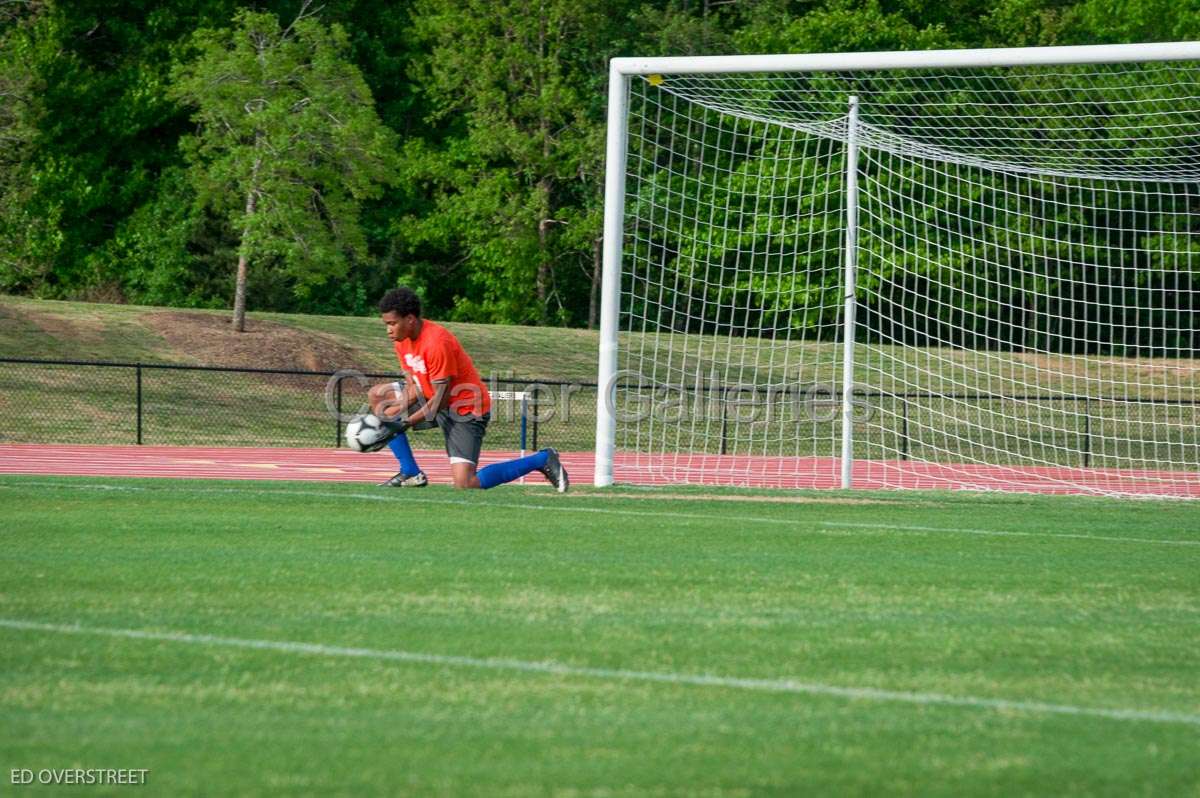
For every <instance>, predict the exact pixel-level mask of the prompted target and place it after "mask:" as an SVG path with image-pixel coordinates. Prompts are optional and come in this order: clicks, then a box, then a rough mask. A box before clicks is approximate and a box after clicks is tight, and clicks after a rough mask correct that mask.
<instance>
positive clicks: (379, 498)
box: [0, 481, 1200, 546]
mask: <svg viewBox="0 0 1200 798" xmlns="http://www.w3.org/2000/svg"><path fill="white" fill-rule="evenodd" d="M23 486H35V487H46V488H54V489H63V490H92V491H101V492H106V491H114V492H124V491H138V492H147V493H161V492H164V491H165V490H167V489H164V488H147V487H142V486H140V485H102V484H97V483H60V482H25V481H22V482H19V483H16V484H12V485H4V484H0V489H2V488H9V489H13V490H19V489H20V488H21V487H23ZM169 490H170V491H172V492H187V493H208V494H221V495H245V496H306V497H309V498H319V499H354V500H356V501H374V502H397V503H405V504H435V505H452V506H456V507H483V508H489V507H500V508H503V509H507V510H552V511H557V512H567V513H592V514H600V515H624V516H637V517H642V518H676V519H682V520H689V521H712V520H713V516H712V515H711V514H706V513H673V512H655V511H653V510H620V509H617V508H614V507H577V506H573V505H569V504H562V503H555V504H527V503H514V502H487V503H486V504H484V503H479V502H473V501H467V500H464V499H435V498H432V497H422V496H414V495H412V493H411V492H406V494H405V495H404V496H402V497H401V496H396V495H394V494H380V493H334V492H331V491H318V490H270V489H269V488H247V489H241V488H201V487H193V486H188V485H181V486H179V487H178V488H176V487H172V488H170V489H169ZM611 498H612V499H619V498H620V497H619V496H613V497H611ZM744 523H751V524H767V525H772V526H787V527H807V529H806V531H809V532H815V533H817V534H821V533H823V531H824V530H822V529H819V528H816V529H814V528H813V527H812V526H811V525H809V524H810V522H801V521H795V520H792V519H788V518H763V517H761V516H753V515H739V516H738V517H737V520H736V522H734V523H732V524H731V526H734V527H736V526H737V525H738V524H744ZM817 524H818V526H820V527H826V528H829V529H831V530H832V529H835V528H847V529H873V530H878V531H881V532H941V533H947V534H955V533H957V534H964V535H990V536H1000V537H1031V538H1066V539H1074V540H1096V541H1104V542H1111V543H1148V544H1151V545H1161V546H1200V541H1197V540H1166V539H1163V538H1131V537H1114V536H1104V535H1073V534H1067V533H1056V532H1012V531H1005V530H987V529H962V528H943V527H925V526H900V525H894V524H872V523H851V522H841V521H819V522H817Z"/></svg>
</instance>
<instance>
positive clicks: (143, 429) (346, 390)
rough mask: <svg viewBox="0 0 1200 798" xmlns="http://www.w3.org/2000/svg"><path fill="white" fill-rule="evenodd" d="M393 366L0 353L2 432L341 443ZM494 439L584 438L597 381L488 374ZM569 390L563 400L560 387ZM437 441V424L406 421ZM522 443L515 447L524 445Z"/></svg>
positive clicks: (571, 443) (501, 442) (500, 443)
mask: <svg viewBox="0 0 1200 798" xmlns="http://www.w3.org/2000/svg"><path fill="white" fill-rule="evenodd" d="M400 378H401V377H400V375H399V374H395V373H366V374H360V373H358V372H349V371H344V372H343V371H339V372H327V371H301V370H293V369H252V368H233V367H222V366H190V365H178V364H165V363H121V362H107V361H84V360H44V359H36V358H0V440H2V441H6V442H16V443H43V442H55V443H72V442H73V443H80V444H89V443H90V444H138V445H148V446H153V445H162V446H278V447H286V446H303V447H312V446H322V447H324V446H327V447H339V446H344V445H345V441H344V439H343V437H342V434H343V430H344V427H345V420H346V419H347V418H348V417H349V416H350V415H353V414H354V413H356V412H365V409H366V403H367V389H368V387H369V386H370V385H373V384H375V383H379V382H389V381H394V380H398V379H400ZM487 382H488V387H489V389H491V391H492V393H493V402H492V420H491V424H489V426H488V437H487V446H488V447H489V448H493V449H521V448H526V449H537V448H539V447H541V446H555V447H558V448H562V449H591V448H593V447H594V445H595V444H594V441H595V408H596V404H595V397H596V388H595V385H594V384H593V385H580V384H578V383H570V384H568V383H565V382H562V381H559V380H532V379H517V378H514V377H503V378H493V379H490V380H488V381H487ZM564 395H569V398H570V403H569V407H567V408H565V410H566V412H563V410H564V408H563V407H562V404H563V402H562V401H561V400H562V397H563V396H564ZM411 435H412V437H413V442H414V445H415V446H417V447H418V448H432V449H438V448H441V447H442V439H441V434H440V432H438V430H436V429H434V430H426V431H421V432H413V433H411ZM522 443H524V447H522Z"/></svg>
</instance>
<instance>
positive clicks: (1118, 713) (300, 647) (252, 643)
mask: <svg viewBox="0 0 1200 798" xmlns="http://www.w3.org/2000/svg"><path fill="white" fill-rule="evenodd" d="M0 627H3V628H6V629H13V630H19V631H28V632H53V633H58V634H72V635H96V636H101V637H117V638H126V639H133V640H154V641H162V642H169V643H190V644H193V645H200V646H222V647H226V648H244V649H255V650H260V651H280V652H284V653H287V654H310V655H314V656H320V657H355V658H359V659H372V660H385V661H390V662H412V663H420V664H425V665H444V666H448V667H455V668H477V669H483V670H495V671H519V672H523V673H541V674H550V675H554V676H571V677H582V678H590V679H607V680H616V681H633V682H655V683H659V684H671V685H691V686H696V687H719V688H727V689H732V690H755V691H760V692H768V693H793V694H802V695H816V696H832V697H835V698H846V699H850V700H856V701H882V702H898V703H904V704H918V705H927V706H950V707H968V708H972V709H986V710H992V711H996V712H1025V713H1031V714H1040V715H1075V716H1082V717H1092V718H1107V719H1110V720H1132V721H1145V722H1150V723H1181V724H1186V725H1189V726H1200V715H1194V714H1188V713H1184V712H1161V711H1156V710H1143V709H1119V708H1108V707H1089V706H1079V705H1074V704H1050V703H1044V702H1041V701H1013V700H1007V699H1003V698H981V697H977V696H953V695H944V694H942V693H917V692H909V691H904V690H880V689H877V688H874V687H839V686H837V685H831V684H821V683H819V682H801V681H795V680H793V679H747V678H737V677H731V676H713V675H710V674H696V673H673V672H670V671H638V670H626V669H623V668H587V667H578V666H574V665H564V664H562V663H558V662H553V661H542V662H533V661H528V660H519V659H506V658H493V657H486V658H479V657H462V656H453V655H448V654H426V653H422V652H418V651H396V650H383V649H374V648H348V647H344V646H327V645H321V644H319V643H298V642H290V641H283V640H254V639H247V638H241V637H220V636H217V635H203V634H189V633H186V632H148V631H143V630H140V629H111V628H104V627H88V626H80V625H77V624H54V623H39V622H36V621H23V620H16V619H7V618H0Z"/></svg>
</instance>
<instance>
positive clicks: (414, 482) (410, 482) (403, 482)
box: [379, 471, 429, 488]
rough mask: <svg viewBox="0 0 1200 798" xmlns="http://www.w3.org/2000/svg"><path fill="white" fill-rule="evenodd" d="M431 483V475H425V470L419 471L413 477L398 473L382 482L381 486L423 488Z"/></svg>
mask: <svg viewBox="0 0 1200 798" xmlns="http://www.w3.org/2000/svg"><path fill="white" fill-rule="evenodd" d="M428 484H429V477H427V476H425V472H424V471H418V472H417V473H415V474H413V475H412V476H411V477H410V476H406V475H404V474H397V475H396V476H394V477H392V478H391V479H389V480H388V481H387V482H380V483H379V486H380V487H381V488H423V487H425V486H426V485H428Z"/></svg>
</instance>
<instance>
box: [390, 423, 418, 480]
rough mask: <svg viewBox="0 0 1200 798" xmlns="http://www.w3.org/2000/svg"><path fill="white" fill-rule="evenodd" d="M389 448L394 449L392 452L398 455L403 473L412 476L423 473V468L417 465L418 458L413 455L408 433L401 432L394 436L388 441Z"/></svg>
mask: <svg viewBox="0 0 1200 798" xmlns="http://www.w3.org/2000/svg"><path fill="white" fill-rule="evenodd" d="M388 448H389V449H391V450H392V454H394V455H396V459H397V460H399V461H400V473H401V474H403V475H404V476H406V477H411V476H415V475H417V474H419V473H421V469H420V467H419V466H418V465H417V459H416V458H415V457H413V453H412V447H411V446H409V445H408V436H407V435H405V434H404V433H403V432H401V433H400V434H399V435H397V436H396V437H394V438H392V439H391V440H390V441H388Z"/></svg>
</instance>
